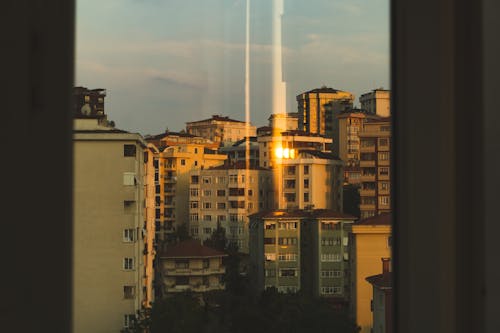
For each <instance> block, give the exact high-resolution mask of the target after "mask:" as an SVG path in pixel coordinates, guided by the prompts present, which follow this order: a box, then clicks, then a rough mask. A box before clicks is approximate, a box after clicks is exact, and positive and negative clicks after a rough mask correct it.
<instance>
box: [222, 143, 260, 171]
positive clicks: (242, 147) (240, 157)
mask: <svg viewBox="0 0 500 333" xmlns="http://www.w3.org/2000/svg"><path fill="white" fill-rule="evenodd" d="M247 141H248V147H247ZM247 150H248V151H247ZM219 153H221V154H226V155H227V159H228V163H229V164H239V163H246V162H247V160H248V163H249V165H250V166H251V167H256V166H259V165H260V162H259V143H258V142H257V137H255V136H252V137H250V138H249V139H248V140H247V139H246V138H244V139H241V140H239V141H236V142H235V143H233V144H232V145H230V146H226V147H221V148H219Z"/></svg>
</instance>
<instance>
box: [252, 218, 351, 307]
mask: <svg viewBox="0 0 500 333" xmlns="http://www.w3.org/2000/svg"><path fill="white" fill-rule="evenodd" d="M354 220H355V217H353V216H349V215H345V214H342V213H339V212H336V211H332V210H324V209H317V210H274V211H265V212H260V213H257V214H254V215H251V216H250V223H251V226H250V239H251V241H250V244H251V245H250V246H251V250H250V274H251V281H252V283H253V287H254V288H255V289H256V290H257V291H262V290H264V289H266V288H270V287H275V288H277V289H278V291H280V292H289V291H290V292H297V291H299V290H301V291H303V292H305V293H306V294H309V295H313V296H321V297H328V298H331V299H332V300H333V301H335V303H336V304H338V305H339V306H341V307H346V306H347V303H348V300H349V297H350V267H349V251H350V250H349V247H350V244H349V237H348V235H349V232H350V230H351V226H352V224H353V222H354Z"/></svg>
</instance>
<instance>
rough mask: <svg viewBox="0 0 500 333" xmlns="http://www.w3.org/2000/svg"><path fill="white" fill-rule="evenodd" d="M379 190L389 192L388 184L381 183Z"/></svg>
mask: <svg viewBox="0 0 500 333" xmlns="http://www.w3.org/2000/svg"><path fill="white" fill-rule="evenodd" d="M380 189H381V190H384V191H388V190H389V183H387V182H381V183H380Z"/></svg>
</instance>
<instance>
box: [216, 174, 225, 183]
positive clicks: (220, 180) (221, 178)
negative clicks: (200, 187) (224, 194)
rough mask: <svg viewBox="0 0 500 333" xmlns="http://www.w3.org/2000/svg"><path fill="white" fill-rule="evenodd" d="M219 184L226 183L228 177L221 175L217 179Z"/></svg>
mask: <svg viewBox="0 0 500 333" xmlns="http://www.w3.org/2000/svg"><path fill="white" fill-rule="evenodd" d="M216 182H217V184H225V183H226V177H223V176H219V177H217V179H216Z"/></svg>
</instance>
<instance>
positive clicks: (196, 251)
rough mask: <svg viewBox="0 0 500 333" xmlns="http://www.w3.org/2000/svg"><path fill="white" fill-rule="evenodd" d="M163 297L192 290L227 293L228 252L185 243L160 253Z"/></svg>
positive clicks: (186, 241)
mask: <svg viewBox="0 0 500 333" xmlns="http://www.w3.org/2000/svg"><path fill="white" fill-rule="evenodd" d="M158 256H159V270H160V279H161V286H162V288H161V295H162V297H168V295H170V294H173V293H179V292H184V291H187V290H190V291H192V292H194V293H195V294H202V293H205V292H208V291H214V290H224V288H225V287H224V280H223V276H224V274H225V273H226V269H225V267H224V264H223V261H222V259H223V258H224V257H226V256H227V254H225V253H224V252H221V251H218V250H215V249H212V248H210V247H207V246H203V245H201V243H200V241H199V240H185V241H183V242H180V243H178V244H175V245H172V246H168V247H167V248H166V249H165V250H163V251H162V252H160V253H159V255H158Z"/></svg>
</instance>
